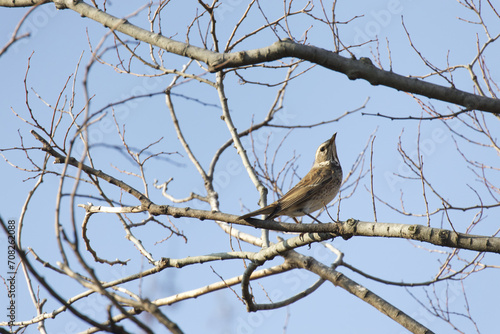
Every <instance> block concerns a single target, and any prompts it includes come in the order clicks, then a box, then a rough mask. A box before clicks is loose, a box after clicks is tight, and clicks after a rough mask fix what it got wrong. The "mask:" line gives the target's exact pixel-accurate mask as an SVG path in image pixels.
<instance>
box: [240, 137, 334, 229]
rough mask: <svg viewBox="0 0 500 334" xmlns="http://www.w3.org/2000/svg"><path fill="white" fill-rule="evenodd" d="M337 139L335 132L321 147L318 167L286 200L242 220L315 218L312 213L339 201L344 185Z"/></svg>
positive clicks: (250, 214)
mask: <svg viewBox="0 0 500 334" xmlns="http://www.w3.org/2000/svg"><path fill="white" fill-rule="evenodd" d="M336 137H337V133H334V134H333V136H332V138H330V139H328V140H327V141H325V142H324V143H323V144H321V145H320V146H319V147H318V149H317V150H316V157H315V159H314V165H313V166H312V168H311V170H310V171H309V173H307V174H306V176H304V178H303V179H302V180H300V181H299V183H297V184H296V185H295V186H294V187H293V188H292V189H290V190H289V191H288V192H287V193H286V194H285V195H284V196H283V197H281V198H280V199H279V200H277V201H276V202H274V203H271V204H269V205H268V206H266V207H263V208H261V209H259V210H256V211H252V212H250V213H247V214H245V215H243V216H240V219H247V218H250V217H253V216H257V215H267V218H266V219H273V218H275V217H278V216H288V217H297V216H304V215H308V216H310V217H311V218H313V219H314V217H312V216H311V215H310V214H311V213H312V212H314V211H317V210H319V209H321V208H324V207H326V205H327V204H328V203H330V202H331V201H332V200H333V199H334V198H335V196H336V195H337V193H338V192H339V188H340V185H341V183H342V168H341V167H340V162H339V158H338V156H337V147H336V146H335V138H336ZM315 220H316V219H315Z"/></svg>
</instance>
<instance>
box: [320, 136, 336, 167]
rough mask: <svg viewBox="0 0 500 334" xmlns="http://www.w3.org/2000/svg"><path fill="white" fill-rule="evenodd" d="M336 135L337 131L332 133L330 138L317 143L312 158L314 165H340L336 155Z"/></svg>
mask: <svg viewBox="0 0 500 334" xmlns="http://www.w3.org/2000/svg"><path fill="white" fill-rule="evenodd" d="M336 137H337V133H334V134H333V136H332V138H330V139H328V140H327V141H325V142H324V143H323V144H321V145H319V147H318V150H317V151H316V158H315V160H314V166H315V167H321V166H323V165H327V164H333V165H337V166H339V165H340V162H339V157H338V156H337V147H336V146H335V138H336Z"/></svg>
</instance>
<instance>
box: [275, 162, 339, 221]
mask: <svg viewBox="0 0 500 334" xmlns="http://www.w3.org/2000/svg"><path fill="white" fill-rule="evenodd" d="M333 177H334V172H333V171H332V170H331V169H329V168H318V169H311V170H310V171H309V173H307V174H306V176H304V178H303V179H302V180H300V182H299V183H297V184H296V185H295V187H293V188H292V189H290V190H289V191H288V192H287V193H286V194H285V195H284V196H283V197H282V198H280V199H279V200H278V202H279V203H280V204H281V208H280V209H281V211H285V210H287V209H289V208H291V207H293V206H300V205H301V204H302V203H304V202H307V201H308V200H309V199H310V198H311V197H312V196H313V195H314V194H315V193H316V192H317V191H319V190H321V189H322V188H323V187H324V186H325V185H327V184H328V183H329V182H331V181H332V179H333Z"/></svg>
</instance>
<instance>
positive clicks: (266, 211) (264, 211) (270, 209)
mask: <svg viewBox="0 0 500 334" xmlns="http://www.w3.org/2000/svg"><path fill="white" fill-rule="evenodd" d="M278 209H279V208H278V206H276V205H268V206H265V207H263V208H260V209H259V210H255V211H252V212H249V213H247V214H245V215H243V216H240V217H239V218H240V219H247V218H251V217H254V216H257V215H268V217H267V218H268V219H269V218H273V217H274V214H275V213H276V212H277V211H278Z"/></svg>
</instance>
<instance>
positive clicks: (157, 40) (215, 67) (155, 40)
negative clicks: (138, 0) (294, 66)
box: [0, 0, 500, 114]
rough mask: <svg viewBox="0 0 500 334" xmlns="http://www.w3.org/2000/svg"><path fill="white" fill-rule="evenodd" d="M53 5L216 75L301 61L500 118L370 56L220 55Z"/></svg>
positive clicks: (67, 4)
mask: <svg viewBox="0 0 500 334" xmlns="http://www.w3.org/2000/svg"><path fill="white" fill-rule="evenodd" d="M39 2H40V1H35V0H32V1H13V0H0V6H5V7H13V6H28V5H29V4H30V3H31V4H32V5H35V4H36V3H39ZM53 2H54V3H55V4H56V7H57V8H60V9H62V8H69V9H71V10H74V11H75V12H77V13H79V14H80V15H81V16H83V17H88V18H90V19H92V20H94V21H96V22H99V23H101V24H103V25H104V26H105V27H108V28H110V29H112V30H115V31H119V32H121V33H124V34H126V35H128V36H131V37H133V38H135V39H138V40H141V41H143V42H146V43H148V44H150V45H154V46H157V47H159V48H162V49H164V50H166V51H167V52H170V53H173V54H176V55H180V56H183V57H188V58H191V59H196V60H199V61H202V62H204V63H206V64H207V65H208V67H209V70H210V71H212V72H216V71H220V70H222V69H226V68H236V67H241V66H247V65H254V64H259V63H264V62H270V61H274V60H278V59H282V58H287V57H295V58H299V59H303V60H307V61H310V62H311V63H314V64H318V65H320V66H323V67H325V68H328V69H330V70H333V71H336V72H340V73H344V74H345V75H346V76H347V77H348V78H349V79H351V80H355V79H364V80H366V81H368V82H369V83H371V84H372V85H383V86H387V87H391V88H394V89H397V90H402V91H405V92H408V93H412V94H418V95H423V96H426V97H428V98H432V99H438V100H441V101H446V102H450V103H454V104H457V105H461V106H463V107H465V108H467V109H476V110H482V111H486V112H491V113H494V114H500V100H498V99H494V98H489V97H485V96H479V95H475V94H472V93H468V92H465V91H461V90H458V89H455V88H452V87H445V86H441V85H437V84H433V83H430V82H426V81H423V80H419V79H417V78H412V77H405V76H402V75H399V74H396V73H394V72H392V71H385V70H382V69H379V68H377V67H375V66H374V65H373V64H372V62H371V60H370V59H368V58H361V59H359V60H356V59H352V58H346V57H342V56H340V55H338V54H337V53H334V52H332V51H329V50H326V49H322V48H319V47H315V46H311V45H303V44H298V43H295V42H293V41H292V40H289V39H285V40H283V41H277V42H275V43H273V44H271V45H270V46H266V47H262V48H259V49H253V50H247V51H240V52H232V53H224V54H223V53H217V52H213V51H210V50H207V49H204V48H200V47H196V46H193V45H190V44H187V43H182V42H178V41H175V40H173V39H170V38H167V37H164V36H162V35H160V34H157V33H153V32H150V31H148V30H145V29H142V28H140V27H138V26H135V25H133V24H130V23H129V22H128V21H127V20H125V19H119V18H117V17H114V16H112V15H109V14H107V13H105V12H103V11H101V10H99V9H97V8H95V7H92V6H90V5H88V4H86V3H85V2H83V1H73V0H58V1H55V0H53Z"/></svg>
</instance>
